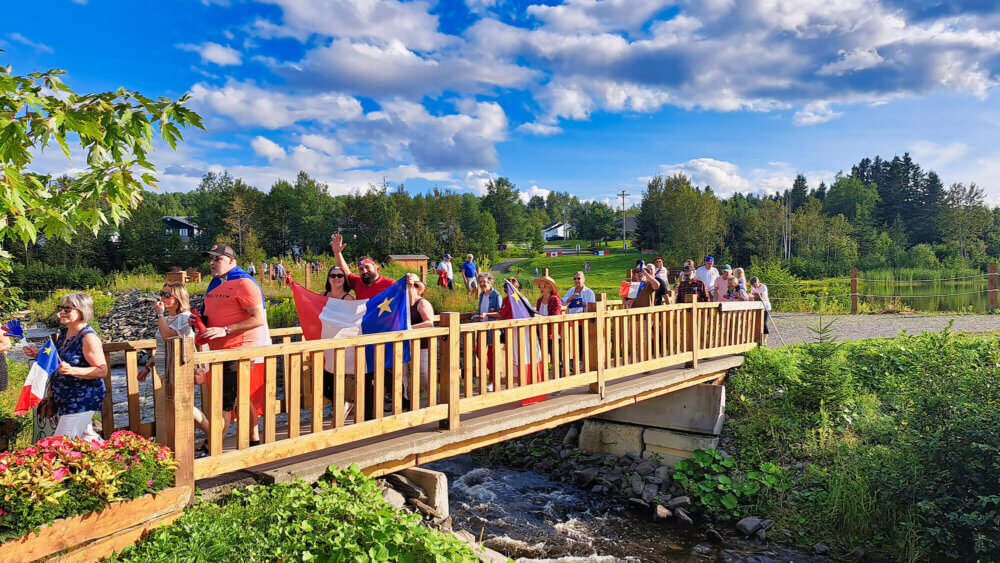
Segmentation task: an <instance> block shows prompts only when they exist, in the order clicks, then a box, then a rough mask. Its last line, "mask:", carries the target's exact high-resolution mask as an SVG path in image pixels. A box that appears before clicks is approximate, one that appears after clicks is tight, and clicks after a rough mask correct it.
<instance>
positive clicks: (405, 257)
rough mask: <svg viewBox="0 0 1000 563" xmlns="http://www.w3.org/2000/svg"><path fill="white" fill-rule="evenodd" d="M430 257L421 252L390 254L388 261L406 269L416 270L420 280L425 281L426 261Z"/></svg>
mask: <svg viewBox="0 0 1000 563" xmlns="http://www.w3.org/2000/svg"><path fill="white" fill-rule="evenodd" d="M428 260H430V258H428V257H426V256H424V255H423V254H390V255H389V262H394V263H396V264H399V265H400V266H402V267H404V268H406V269H407V270H416V271H417V272H418V275H419V276H420V281H422V282H424V283H427V261H428Z"/></svg>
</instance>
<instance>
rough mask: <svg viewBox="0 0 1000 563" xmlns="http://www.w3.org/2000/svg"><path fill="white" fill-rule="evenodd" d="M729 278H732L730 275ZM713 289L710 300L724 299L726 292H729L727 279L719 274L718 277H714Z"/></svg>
mask: <svg viewBox="0 0 1000 563" xmlns="http://www.w3.org/2000/svg"><path fill="white" fill-rule="evenodd" d="M729 279H732V276H730V278H729ZM714 289H715V291H714V292H713V295H712V301H725V300H726V294H727V293H729V280H727V279H726V278H723V277H722V276H719V277H718V278H716V279H715V288H714Z"/></svg>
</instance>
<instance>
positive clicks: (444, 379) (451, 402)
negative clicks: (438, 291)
mask: <svg viewBox="0 0 1000 563" xmlns="http://www.w3.org/2000/svg"><path fill="white" fill-rule="evenodd" d="M440 326H442V327H447V328H448V336H446V337H445V338H446V340H444V341H442V343H441V402H443V403H447V404H448V419H447V420H442V421H441V429H442V430H455V429H456V428H458V427H459V424H460V422H459V414H460V413H459V403H458V400H459V399H458V390H459V387H460V386H461V382H460V381H459V379H460V378H461V376H462V372H461V369H460V366H459V362H460V361H461V358H462V350H461V346H460V344H461V338H462V334H461V333H460V332H459V314H458V313H441V322H440Z"/></svg>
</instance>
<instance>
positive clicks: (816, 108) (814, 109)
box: [792, 101, 841, 125]
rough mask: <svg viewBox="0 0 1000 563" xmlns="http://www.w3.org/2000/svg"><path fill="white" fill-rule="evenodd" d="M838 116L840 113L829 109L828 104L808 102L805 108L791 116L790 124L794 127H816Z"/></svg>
mask: <svg viewBox="0 0 1000 563" xmlns="http://www.w3.org/2000/svg"><path fill="white" fill-rule="evenodd" d="M840 116H841V114H840V113H838V112H835V111H833V109H831V108H830V104H829V102H825V101H816V102H809V103H808V104H806V105H805V107H803V108H802V109H800V110H799V111H797V112H795V115H794V116H792V123H794V124H795V125H816V124H818V123H826V122H827V121H830V120H831V119H836V118H838V117H840Z"/></svg>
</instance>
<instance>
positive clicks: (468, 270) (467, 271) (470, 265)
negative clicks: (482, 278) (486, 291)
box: [462, 254, 479, 299]
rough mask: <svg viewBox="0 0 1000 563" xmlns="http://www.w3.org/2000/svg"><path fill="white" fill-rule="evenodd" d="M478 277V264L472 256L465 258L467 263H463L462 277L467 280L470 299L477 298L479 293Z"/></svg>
mask: <svg viewBox="0 0 1000 563" xmlns="http://www.w3.org/2000/svg"><path fill="white" fill-rule="evenodd" d="M478 275H479V272H478V271H477V268H476V263H475V262H473V261H472V255H471V254H469V255H468V256H466V257H465V262H463V263H462V277H463V278H465V289H466V290H468V292H469V299H472V298H473V297H475V296H476V293H477V292H478V291H479V284H478V283H477V282H476V276H478Z"/></svg>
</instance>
